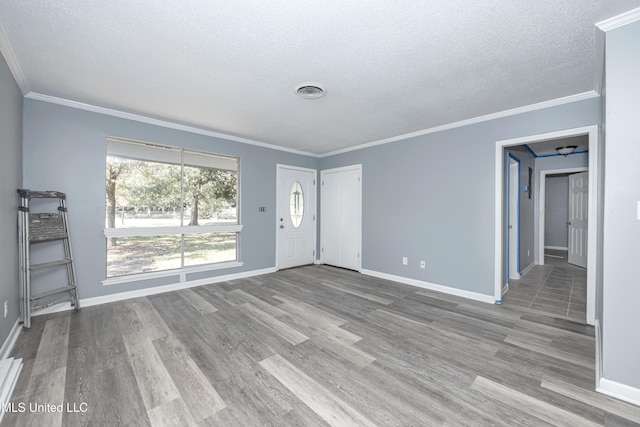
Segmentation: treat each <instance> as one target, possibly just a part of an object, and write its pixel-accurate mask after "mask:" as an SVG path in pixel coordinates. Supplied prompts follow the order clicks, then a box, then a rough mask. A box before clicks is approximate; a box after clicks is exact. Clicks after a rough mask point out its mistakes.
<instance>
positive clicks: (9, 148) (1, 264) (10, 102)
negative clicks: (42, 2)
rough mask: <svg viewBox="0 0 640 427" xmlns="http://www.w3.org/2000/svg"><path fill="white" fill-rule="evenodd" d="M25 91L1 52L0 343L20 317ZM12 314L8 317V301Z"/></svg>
mask: <svg viewBox="0 0 640 427" xmlns="http://www.w3.org/2000/svg"><path fill="white" fill-rule="evenodd" d="M22 99H23V98H22V93H21V92H20V90H19V88H18V85H17V84H16V82H15V80H14V79H13V76H12V75H11V71H10V70H9V67H8V66H7V63H6V62H5V60H4V57H2V55H0V152H1V154H0V200H1V202H0V271H1V272H2V275H1V276H0V277H1V278H2V279H1V280H2V281H1V282H0V313H2V314H0V319H2V320H1V323H0V345H1V344H2V343H3V342H4V341H5V340H6V339H7V337H8V335H9V332H10V331H11V328H12V327H13V325H14V324H15V321H16V319H17V318H18V280H19V279H18V238H17V225H16V224H17V218H18V204H19V203H18V195H17V194H16V189H17V188H19V187H21V186H22ZM5 301H8V304H9V313H8V315H7V317H6V318H4V316H3V315H4V312H3V311H2V310H4V307H3V306H4V302H5Z"/></svg>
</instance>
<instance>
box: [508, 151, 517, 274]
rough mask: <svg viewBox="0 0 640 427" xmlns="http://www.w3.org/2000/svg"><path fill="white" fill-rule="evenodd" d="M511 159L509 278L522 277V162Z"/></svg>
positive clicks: (509, 157)
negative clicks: (520, 236)
mask: <svg viewBox="0 0 640 427" xmlns="http://www.w3.org/2000/svg"><path fill="white" fill-rule="evenodd" d="M508 159H509V214H508V215H509V221H508V227H509V229H508V234H507V236H508V239H509V279H515V280H517V279H520V271H519V266H520V263H519V262H518V261H519V257H520V251H519V248H518V245H519V243H520V242H519V240H520V239H519V238H518V237H519V235H520V221H519V215H518V204H519V203H520V198H519V197H518V196H519V190H520V188H519V187H520V164H519V163H518V161H517V160H515V159H514V158H513V157H511V156H508Z"/></svg>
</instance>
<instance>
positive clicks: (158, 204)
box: [106, 156, 181, 228]
mask: <svg viewBox="0 0 640 427" xmlns="http://www.w3.org/2000/svg"><path fill="white" fill-rule="evenodd" d="M106 201H107V212H106V227H107V228H132V227H167V226H180V225H181V223H180V215H181V211H180V165H174V164H167V163H157V162H147V161H141V160H131V159H125V158H121V157H115V156H108V157H107V173H106Z"/></svg>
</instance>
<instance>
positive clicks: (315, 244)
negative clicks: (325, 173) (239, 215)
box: [274, 163, 318, 271]
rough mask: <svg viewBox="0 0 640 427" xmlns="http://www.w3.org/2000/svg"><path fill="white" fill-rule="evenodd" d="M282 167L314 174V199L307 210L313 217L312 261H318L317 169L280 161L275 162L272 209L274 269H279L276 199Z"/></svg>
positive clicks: (277, 198) (278, 194)
mask: <svg viewBox="0 0 640 427" xmlns="http://www.w3.org/2000/svg"><path fill="white" fill-rule="evenodd" d="M282 169H290V170H296V171H300V172H311V173H313V174H314V177H315V178H314V185H313V188H314V189H315V190H314V191H315V194H314V195H313V196H314V197H313V199H314V203H313V211H312V212H309V213H310V214H312V215H313V218H314V222H315V225H314V227H312V228H313V254H314V255H313V263H314V264H316V263H317V262H318V261H317V260H318V256H317V249H318V239H317V236H318V221H317V218H318V185H317V183H318V170H317V169H311V168H304V167H300V166H291V165H285V164H281V163H276V201H275V204H274V206H275V209H274V211H275V212H274V213H275V216H274V223H275V227H274V230H275V233H276V236H275V237H276V252H275V263H274V265H275V268H276V271H277V270H280V266H279V265H278V263H279V261H278V259H279V256H278V254H279V253H280V252H279V251H280V236H279V235H278V225H279V224H280V222H279V221H278V200H280V198H279V196H281V194H280V184H281V182H280V179H281V175H280V171H281V170H282Z"/></svg>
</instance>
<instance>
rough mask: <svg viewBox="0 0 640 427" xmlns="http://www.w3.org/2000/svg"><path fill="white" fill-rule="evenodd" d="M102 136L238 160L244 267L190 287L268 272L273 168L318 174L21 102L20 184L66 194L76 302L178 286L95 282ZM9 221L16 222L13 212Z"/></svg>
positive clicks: (99, 258) (271, 157)
mask: <svg viewBox="0 0 640 427" xmlns="http://www.w3.org/2000/svg"><path fill="white" fill-rule="evenodd" d="M107 136H115V137H121V138H128V139H133V140H140V141H149V142H154V143H158V144H166V145H174V146H182V147H185V148H191V149H196V150H203V151H210V152H214V153H220V154H228V155H232V156H238V157H240V215H241V224H243V225H244V229H243V231H242V233H241V234H240V238H239V245H240V251H241V257H240V260H241V261H244V266H242V267H239V268H231V269H224V270H216V271H213V272H209V273H206V274H205V273H198V274H192V275H187V279H188V280H189V279H199V278H204V277H211V276H215V275H225V274H232V273H238V272H242V271H251V270H259V269H263V268H269V267H274V265H275V236H276V234H275V230H276V229H275V211H276V209H275V198H276V164H277V163H283V164H289V165H294V166H301V167H309V168H316V167H317V163H318V159H316V158H313V157H307V156H301V155H297V154H291V153H287V152H284V151H280V150H271V149H268V148H262V147H258V146H254V145H248V144H241V143H237V142H233V141H229V140H224V139H217V138H213V137H209V136H203V135H198V134H193V133H189V132H184V131H178V130H173V129H169V128H164V127H159V126H154V125H149V124H145V123H141V122H137V121H132V120H125V119H122V118H118V117H112V116H108V115H103V114H98V113H93V112H88V111H83V110H78V109H73V108H69V107H64V106H60V105H55V104H51V103H46V102H41V101H36V100H31V99H26V100H25V102H24V185H25V187H27V188H31V189H53V190H58V191H63V192H65V193H67V196H68V207H69V220H70V230H71V240H72V246H73V250H74V255H75V258H76V261H77V262H76V266H77V275H78V286H79V293H80V298H90V297H97V296H103V295H107V294H111V293H116V292H124V291H129V290H135V289H141V288H146V287H152V286H157V285H161V284H167V283H176V282H177V281H178V280H177V277H170V278H163V279H155V280H147V281H145V282H138V283H127V284H120V285H111V286H103V285H102V284H101V283H100V281H101V280H103V279H104V278H105V259H106V243H105V238H104V234H103V229H104V215H105V189H104V176H105V175H104V174H105V153H106V147H105V138H106V137H107ZM12 188H13V184H12ZM13 191H15V190H13ZM13 196H14V195H12V197H13ZM14 198H15V197H14ZM259 206H266V207H267V211H266V213H259V212H258V207H259ZM11 221H13V222H15V219H14V218H13V213H12V220H11Z"/></svg>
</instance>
